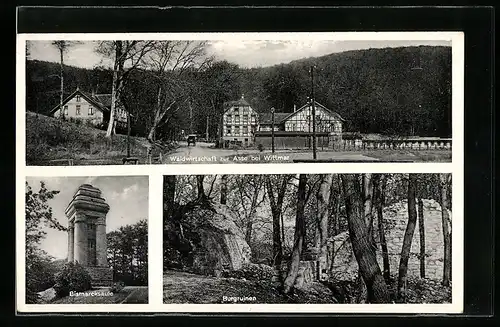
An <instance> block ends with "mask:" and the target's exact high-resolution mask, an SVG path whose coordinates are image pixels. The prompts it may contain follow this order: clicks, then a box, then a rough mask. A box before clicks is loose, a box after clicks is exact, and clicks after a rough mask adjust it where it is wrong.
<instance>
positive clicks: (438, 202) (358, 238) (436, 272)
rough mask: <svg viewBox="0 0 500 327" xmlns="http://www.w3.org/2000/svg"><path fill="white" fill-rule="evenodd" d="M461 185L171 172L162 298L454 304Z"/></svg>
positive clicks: (420, 178) (444, 177) (396, 177)
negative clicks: (455, 196) (455, 189)
mask: <svg viewBox="0 0 500 327" xmlns="http://www.w3.org/2000/svg"><path fill="white" fill-rule="evenodd" d="M451 186H452V174H449V173H444V174H443V173H435V174H433V173H411V174H405V173H383V174H380V173H363V174H344V173H342V174H280V175H272V174H271V175H262V174H252V175H246V174H245V175H242V174H227V175H165V176H163V225H164V229H163V269H164V272H163V302H164V303H167V304H222V303H226V304H234V303H239V304H241V303H245V304H247V305H248V304H276V303H295V304H297V303H298V304H311V303H312V304H373V303H385V304H388V305H391V304H401V303H403V304H415V303H418V304H446V303H452V242H451V240H452V221H453V219H452V217H453V215H452V211H451V210H452V187H451ZM454 227H456V228H460V226H459V225H456V226H454ZM455 258H456V257H455Z"/></svg>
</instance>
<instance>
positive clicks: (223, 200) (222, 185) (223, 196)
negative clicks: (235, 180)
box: [220, 175, 227, 204]
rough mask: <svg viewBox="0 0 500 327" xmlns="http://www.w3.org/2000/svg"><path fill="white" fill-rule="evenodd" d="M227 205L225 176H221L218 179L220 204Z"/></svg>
mask: <svg viewBox="0 0 500 327" xmlns="http://www.w3.org/2000/svg"><path fill="white" fill-rule="evenodd" d="M226 203H227V175H222V176H221V179H220V204H226Z"/></svg>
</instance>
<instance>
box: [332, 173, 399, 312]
mask: <svg viewBox="0 0 500 327" xmlns="http://www.w3.org/2000/svg"><path fill="white" fill-rule="evenodd" d="M341 179H342V185H343V189H344V195H345V204H346V211H347V222H348V227H349V237H350V239H351V243H352V249H353V251H354V256H355V257H356V260H357V262H358V266H359V271H360V274H361V276H362V278H363V280H364V282H365V284H366V288H367V293H368V302H369V303H388V302H389V301H390V299H389V291H388V289H387V285H386V283H385V281H384V277H382V272H381V271H380V267H379V266H378V263H377V257H376V254H375V250H374V248H373V246H372V244H371V241H370V239H369V237H368V229H367V228H366V223H365V215H364V205H363V200H362V196H361V188H360V185H359V177H358V175H357V174H342V175H341Z"/></svg>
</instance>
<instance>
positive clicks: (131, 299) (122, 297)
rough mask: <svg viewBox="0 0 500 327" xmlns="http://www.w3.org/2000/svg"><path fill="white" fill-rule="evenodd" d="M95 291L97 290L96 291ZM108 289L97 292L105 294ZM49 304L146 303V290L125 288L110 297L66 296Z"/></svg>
mask: <svg viewBox="0 0 500 327" xmlns="http://www.w3.org/2000/svg"><path fill="white" fill-rule="evenodd" d="M96 290H97V289H96ZM107 290H109V289H108V288H101V289H99V291H103V292H106V291H107ZM50 303H51V304H117V303H137V304H139V303H148V288H147V287H144V286H142V287H136V286H127V287H124V288H123V289H122V290H121V291H120V292H117V293H113V295H112V296H66V297H63V298H56V299H54V300H53V301H51V302H50Z"/></svg>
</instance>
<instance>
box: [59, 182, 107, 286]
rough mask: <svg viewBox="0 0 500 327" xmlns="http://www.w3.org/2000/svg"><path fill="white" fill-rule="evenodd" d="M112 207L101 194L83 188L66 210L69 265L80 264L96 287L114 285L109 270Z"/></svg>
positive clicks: (86, 187)
mask: <svg viewBox="0 0 500 327" xmlns="http://www.w3.org/2000/svg"><path fill="white" fill-rule="evenodd" d="M108 211H109V205H108V204H107V203H106V201H105V200H104V199H103V198H102V197H101V191H100V190H99V189H97V188H95V187H93V186H92V185H89V184H83V185H81V186H80V187H79V188H78V190H77V191H76V193H75V195H74V196H73V199H72V200H71V202H70V203H69V205H68V207H67V208H66V211H65V214H66V217H68V261H69V262H79V263H80V264H81V265H82V266H84V267H85V268H86V269H87V271H88V272H89V274H90V276H91V277H92V285H93V286H110V285H112V284H113V272H112V271H111V269H110V267H109V266H108V260H107V242H106V214H107V213H108Z"/></svg>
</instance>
